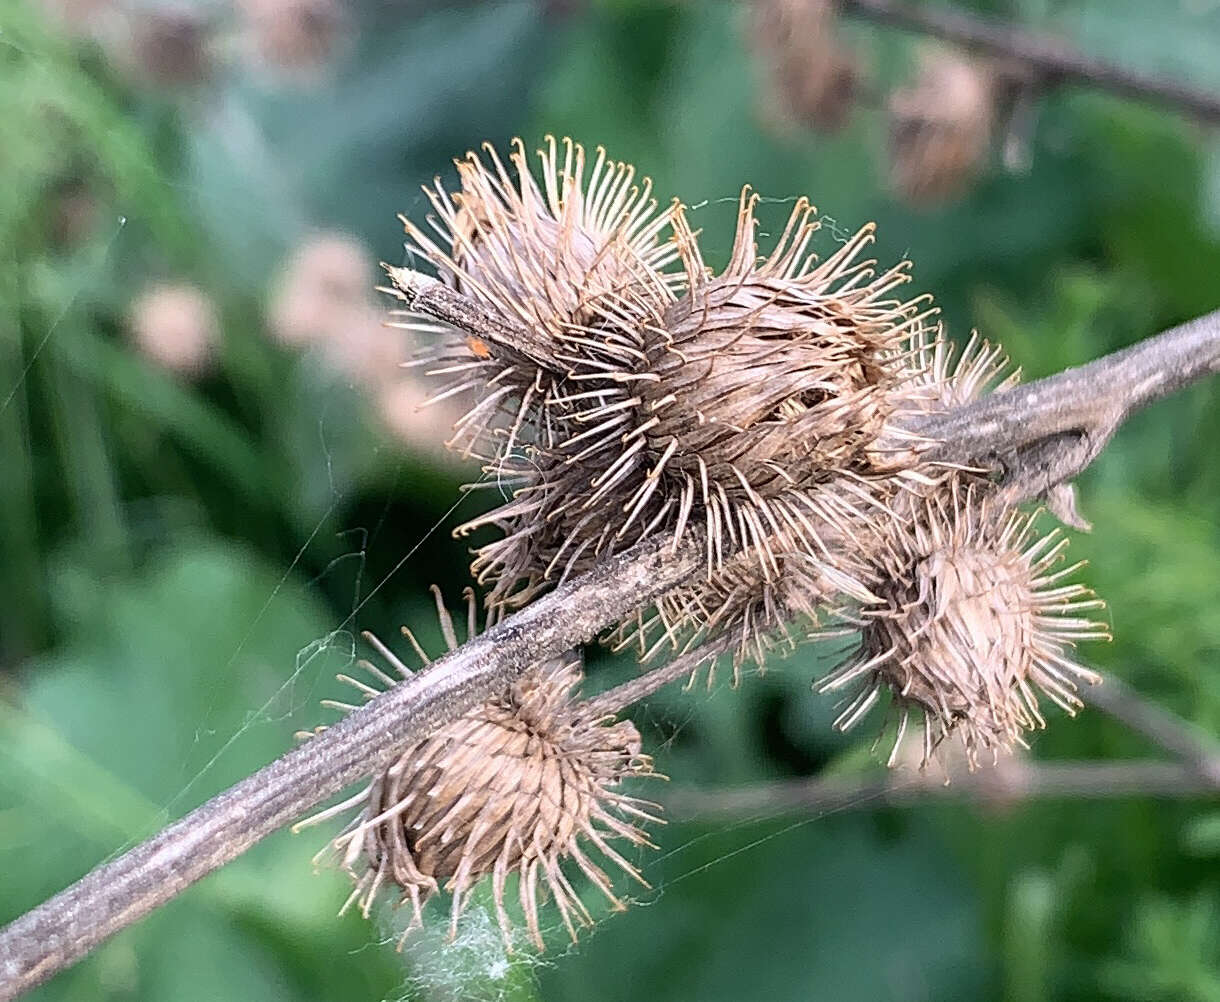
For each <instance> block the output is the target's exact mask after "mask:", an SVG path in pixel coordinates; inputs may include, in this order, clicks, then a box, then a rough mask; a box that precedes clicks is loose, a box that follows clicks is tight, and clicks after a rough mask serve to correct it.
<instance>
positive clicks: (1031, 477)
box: [0, 276, 1220, 1000]
mask: <svg viewBox="0 0 1220 1002" xmlns="http://www.w3.org/2000/svg"><path fill="white" fill-rule="evenodd" d="M421 279H422V276H421ZM418 289H419V293H420V295H418V296H417V297H416V299H415V301H414V302H413V303H412V304H409V305H411V307H412V308H414V309H417V310H421V311H422V310H423V309H425V308H432V307H433V303H434V302H435V303H438V304H441V305H443V306H444V308H445V309H447V310H449V312H448V313H446V314H444V315H445V317H446V319H447V320H451V321H452V322H455V323H458V324H459V325H460V326H463V327H464V328H465V329H466V330H468V331H469V333H471V334H473V335H475V336H476V337H487V338H490V337H493V336H498V337H501V338H503V337H505V336H507V337H510V338H511V337H513V334H512V332H511V331H508V332H506V331H505V330H503V329H502V328H503V325H502V324H501V325H500V328H501V329H497V330H494V331H493V330H490V329H484V328H483V327H481V326H480V324H481V320H480V318H479V313H480V311H478V310H469V309H466V308H465V304H464V301H463V297H460V296H457V295H456V294H454V293H452V292H450V291H449V290H444V289H443V287H440V286H439V285H438V284H437V283H435V282H432V281H431V280H429V281H420V282H419V283H418ZM425 293H426V295H424V294H425ZM435 309H436V312H437V313H439V312H440V306H437V307H435ZM521 343H523V342H518V344H521ZM1218 368H1220V311H1218V312H1216V313H1211V314H1208V315H1207V316H1205V317H1201V318H1200V319H1198V320H1195V321H1192V322H1191V323H1188V324H1184V325H1182V326H1180V327H1176V328H1174V329H1172V330H1169V331H1166V332H1165V333H1163V334H1160V335H1158V336H1156V337H1153V338H1150V339H1148V340H1147V341H1144V342H1142V343H1141V344H1139V345H1136V346H1134V347H1132V348H1128V349H1125V350H1123V351H1120V352H1117V353H1115V354H1113V355H1110V356H1108V357H1106V358H1103V359H1100V360H1098V361H1096V362H1092V363H1089V364H1088V365H1085V366H1081V367H1079V368H1076V369H1069V370H1067V371H1065V372H1063V373H1060V374H1059V375H1056V376H1051V377H1049V378H1047V379H1044V380H1041V381H1039V382H1036V383H1031V384H1028V385H1026V386H1023V387H1019V388H1017V389H1013V390H1009V391H1006V392H1003V393H999V394H996V395H994V396H992V397H988V398H985V399H983V400H982V401H980V402H978V403H974V404H970V405H967V406H965V407H961V408H958V409H955V410H950V411H947V412H945V413H944V414H941V415H938V416H936V417H935V418H931V419H927V420H925V421H923V422H922V423H921V424H920V425H919V427H918V428H917V429H914V430H915V431H917V432H918V434H919V435H921V436H923V437H924V438H927V439H930V440H933V441H935V442H936V443H938V444H937V445H936V446H935V450H934V454H935V455H936V456H937V458H942V459H945V460H948V461H952V462H960V463H964V464H972V465H976V466H988V467H990V466H993V465H995V464H999V466H1000V467H1001V468H1002V471H1003V474H1004V477H1005V482H1006V483H1007V484H1009V485H1010V486H1011V487H1012V489H1013V493H1014V496H1017V497H1032V496H1036V495H1038V494H1040V493H1045V492H1047V491H1048V490H1050V489H1053V488H1055V487H1056V486H1057V485H1059V484H1061V483H1063V482H1064V481H1065V480H1066V479H1068V478H1070V477H1072V476H1075V475H1076V474H1077V473H1079V472H1080V470H1082V469H1083V468H1084V467H1085V466H1086V465H1087V464H1088V462H1090V461H1091V460H1092V458H1093V457H1095V456H1096V454H1097V452H1098V451H1099V450H1100V448H1101V447H1102V445H1104V443H1105V442H1106V441H1108V439H1109V438H1110V436H1111V435H1112V434H1113V433H1114V431H1115V429H1116V428H1117V427H1118V425H1119V424H1120V423H1121V422H1122V420H1123V419H1124V418H1125V417H1127V416H1128V415H1129V414H1130V413H1132V412H1133V411H1134V410H1136V409H1137V408H1139V407H1141V406H1143V405H1145V404H1147V403H1150V402H1152V401H1154V400H1157V399H1160V398H1161V397H1164V396H1166V395H1168V394H1170V393H1172V392H1174V391H1175V390H1177V389H1180V388H1182V387H1184V386H1186V385H1188V384H1190V383H1192V382H1194V381H1196V380H1198V379H1201V378H1202V377H1204V376H1206V375H1208V374H1210V373H1212V372H1215V371H1216V370H1217V369H1218ZM671 544H672V540H671V539H670V538H669V537H668V536H666V537H664V538H663V539H660V540H658V539H655V538H654V539H649V540H646V541H645V542H643V543H641V544H640V545H639V546H637V547H636V548H635V549H633V550H630V551H628V552H626V553H623V554H621V555H617V556H614V557H612V558H609V559H607V560H605V561H603V562H602V563H600V564H598V565H597V566H596V567H595V568H594V569H593V570H592V571H590V572H589V573H587V574H585V575H583V576H582V577H580V578H578V579H575V580H573V581H571V582H570V583H568V584H565V585H563V586H561V587H560V588H558V589H556V590H555V591H554V592H552V593H551V594H549V595H547V596H544V597H542V598H540V599H538V600H537V601H535V602H533V603H531V604H530V605H529V606H527V607H526V608H525V609H524V610H522V611H521V612H519V613H517V614H516V615H514V616H512V617H510V618H509V619H506V620H505V621H504V622H502V623H501V624H500V625H498V626H497V627H495V628H494V629H492V630H489V631H488V632H486V633H484V634H482V635H480V636H478V637H476V638H475V639H474V640H471V641H469V642H468V643H466V644H465V645H463V646H462V647H460V648H459V649H458V650H456V651H454V652H453V653H451V654H449V655H448V656H446V657H445V658H442V659H441V660H439V661H437V662H436V664H435V666H434V667H433V668H431V669H430V670H428V671H426V672H422V673H420V674H419V675H418V676H416V677H414V678H412V679H410V680H407V681H404V682H403V683H402V684H400V685H396V686H394V687H393V689H391V690H390V691H388V692H385V693H383V694H382V695H380V696H378V697H376V698H375V699H373V700H371V701H370V702H369V703H368V704H367V705H365V706H364V707H362V708H360V709H359V710H357V711H355V712H353V713H351V714H350V715H349V716H348V717H347V718H345V719H344V720H343V721H341V722H339V723H338V724H336V725H335V726H333V727H331V728H329V729H327V730H326V731H324V732H323V733H322V734H321V735H319V736H318V737H316V738H314V739H312V740H311V741H309V742H307V743H306V744H305V745H302V746H301V747H299V748H297V749H294V750H293V751H291V752H289V753H287V754H286V755H284V756H282V757H281V758H279V759H277V760H276V761H275V762H273V763H271V764H270V765H268V766H266V767H265V768H263V769H261V770H260V771H259V772H257V773H255V774H254V775H252V776H251V777H249V778H248V779H246V780H243V781H242V782H241V783H238V784H237V785H236V786H234V787H232V788H230V789H229V790H227V791H225V792H224V793H222V794H220V795H219V796H217V797H214V798H213V799H212V800H210V801H208V802H207V803H206V804H204V805H203V806H201V807H199V808H197V809H196V810H194V811H192V812H191V813H190V814H188V815H187V816H186V817H184V818H182V819H181V820H179V821H176V822H174V823H172V824H170V825H169V826H168V827H166V828H165V829H163V830H162V831H161V832H160V833H158V834H157V835H155V836H153V837H152V838H151V839H149V840H148V841H147V842H144V843H143V844H141V845H139V846H137V847H136V848H134V849H132V850H130V851H129V852H127V853H126V854H124V855H123V856H121V857H119V858H118V859H116V860H114V861H112V862H109V863H106V864H104V865H102V866H100V867H98V868H97V869H95V870H94V871H92V872H91V873H89V874H87V875H86V876H85V877H83V878H82V879H81V880H80V881H78V882H77V883H76V884H74V885H72V886H71V887H69V888H68V889H67V890H65V891H63V892H61V893H60V894H58V895H56V896H55V897H53V898H51V899H50V900H49V901H47V902H46V903H44V904H42V905H40V906H38V907H37V908H35V909H33V910H32V911H30V912H29V913H27V914H26V915H24V916H22V917H21V918H19V919H17V920H16V921H14V922H13V923H11V924H10V925H9V926H7V927H5V928H4V929H2V930H0V1000H5V999H12V998H15V997H17V996H18V995H19V994H21V993H22V992H24V991H26V990H28V989H30V988H32V987H34V986H35V985H38V984H40V983H41V982H43V981H45V980H47V979H48V978H50V977H51V976H52V975H54V974H55V973H57V972H58V971H61V970H63V969H64V968H66V967H68V966H70V965H71V964H73V963H74V962H75V961H77V960H79V959H80V958H81V957H83V956H85V955H86V954H87V953H88V952H89V951H90V950H92V949H93V948H94V947H96V946H97V945H98V944H99V943H101V942H103V941H104V940H105V939H107V938H109V937H110V936H112V935H114V934H115V933H117V932H118V931H119V930H121V929H123V928H126V927H127V926H129V925H131V924H132V923H134V922H135V921H137V920H138V919H140V918H141V917H143V916H144V915H147V914H148V913H149V912H151V911H153V910H154V909H155V908H157V907H159V906H160V905H162V904H165V903H166V902H168V901H170V900H172V899H173V898H174V897H176V896H177V895H178V894H180V893H181V892H182V891H183V890H185V889H186V888H187V887H189V886H190V885H191V884H193V883H195V882H196V881H197V880H199V879H201V878H202V877H204V876H206V875H207V874H209V873H211V872H212V871H213V870H216V869H218V868H219V867H221V866H223V865H224V864H225V863H227V862H229V861H231V860H233V859H235V858H236V857H238V856H239V855H241V854H242V853H243V852H245V851H246V850H247V849H249V848H250V847H251V846H253V845H255V844H256V843H257V842H259V841H261V840H262V839H263V838H265V837H266V836H267V835H270V834H271V833H272V832H274V831H276V830H278V829H279V828H282V827H284V826H286V825H288V824H290V823H291V822H293V821H295V820H297V819H299V818H300V817H302V816H303V815H305V814H306V813H307V812H308V811H310V810H311V809H313V808H315V807H316V806H317V805H318V804H320V803H321V802H322V801H324V800H325V799H327V798H328V797H330V796H332V795H333V794H335V793H337V792H338V791H339V790H341V789H342V788H343V787H345V786H346V785H348V784H349V783H352V782H354V781H356V780H358V779H360V778H362V777H364V776H367V775H370V774H371V773H373V772H374V771H376V770H378V769H380V768H382V767H384V766H385V765H386V764H387V763H388V762H389V761H390V760H392V759H393V758H394V757H395V756H397V755H399V754H401V752H402V751H403V749H405V748H406V747H408V746H410V745H412V744H413V743H415V742H417V741H419V740H421V739H423V738H424V737H426V736H427V735H428V734H429V733H431V732H432V730H434V729H435V728H436V727H437V726H439V725H440V724H441V723H443V722H445V721H446V720H449V719H452V718H454V717H455V716H458V715H460V714H462V713H464V712H465V711H466V710H468V709H469V708H471V707H472V706H474V705H475V704H476V703H479V702H481V701H484V700H486V699H488V698H491V697H493V696H495V695H496V694H498V693H499V692H501V691H503V689H504V688H505V687H506V686H507V685H508V684H509V683H510V682H511V681H512V680H513V679H514V678H515V677H517V676H518V675H520V674H521V673H522V672H523V671H524V670H526V668H528V666H529V665H531V664H534V663H536V662H537V661H539V660H540V659H542V658H546V657H551V656H554V655H556V654H558V653H560V652H561V651H563V650H566V649H568V648H571V647H572V646H574V645H576V644H580V643H583V642H585V641H588V640H589V639H591V638H592V637H593V636H595V635H596V634H597V633H598V632H600V631H601V630H603V629H605V628H606V627H607V626H609V625H611V624H612V623H614V622H616V621H619V620H621V619H622V618H623V617H624V616H626V615H628V614H630V613H631V612H632V611H633V610H635V609H637V608H639V607H640V606H643V605H646V604H648V603H649V602H651V601H653V600H654V599H656V598H657V597H658V596H660V595H661V594H663V593H664V592H666V591H668V590H669V589H672V588H673V587H675V586H676V585H678V584H681V583H682V582H684V581H689V580H692V579H693V578H694V577H695V575H697V574H699V573H701V572H702V571H703V569H704V564H703V561H702V552H701V546H700V545H699V544H698V543H697V542H696V541H694V540H692V541H690V542H688V543H687V544H684V545H682V546H678V547H676V548H675V547H673V546H672V545H671ZM699 653H700V655H701V656H700V657H697V658H694V659H693V660H692V662H691V663H690V665H689V667H688V666H687V665H685V664H682V665H681V666H679V665H677V664H675V665H674V666H673V667H672V668H670V669H661V670H660V673H659V674H657V675H656V676H655V677H654V678H653V681H654V682H655V683H657V684H663V681H672V680H673V678H675V677H682V676H683V675H685V674H687V672H688V671H689V670H690V668H693V667H695V666H697V665H698V664H699V663H701V662H702V661H704V660H706V659H707V657H708V656H709V652H708V651H706V650H705V651H703V652H699ZM679 667H681V669H682V670H681V671H677V670H676V669H677V668H679ZM641 681H642V680H641ZM633 685H636V683H627V686H633ZM649 690H650V686H649V685H648V684H642V685H638V686H637V687H636V689H633V690H630V691H629V692H628V693H627V695H630V697H631V698H637V699H638V698H641V697H642V696H643V695H644V694H646V691H649ZM612 692H618V695H616V696H615V697H614V701H615V702H616V703H621V702H622V700H623V698H624V693H623V692H620V691H618V690H612ZM596 698H597V699H607V705H609V702H610V700H609V694H607V695H606V696H605V697H596ZM1099 768H1100V767H1099ZM1114 768H1116V769H1121V768H1126V767H1125V766H1121V765H1120V766H1115V767H1114ZM1155 768H1157V769H1159V768H1161V767H1160V766H1159V764H1157V765H1156V766H1155ZM1175 768H1176V767H1175ZM1158 782H1159V783H1160V788H1162V789H1171V788H1173V789H1177V788H1181V787H1182V786H1183V783H1182V782H1180V781H1179V780H1173V779H1172V778H1171V777H1168V776H1167V775H1164V776H1161V778H1160V780H1158ZM1200 782H1201V780H1200V778H1199V772H1198V770H1195V772H1194V775H1193V778H1191V779H1190V780H1189V783H1190V784H1194V785H1193V787H1192V789H1198V784H1199V783H1200ZM1175 783H1176V784H1177V785H1176V786H1175V785H1174V784H1175ZM1044 788H1045V789H1049V788H1050V787H1049V786H1046V787H1044ZM1060 788H1061V789H1065V788H1066V784H1062V783H1061V784H1060ZM1133 788H1134V787H1133ZM1149 788H1154V789H1155V788H1157V784H1156V783H1145V784H1144V785H1143V786H1142V787H1140V789H1149ZM1073 789H1074V787H1073ZM886 792H888V787H886V789H884V790H882V791H881V793H882V794H884V793H886Z"/></svg>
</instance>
